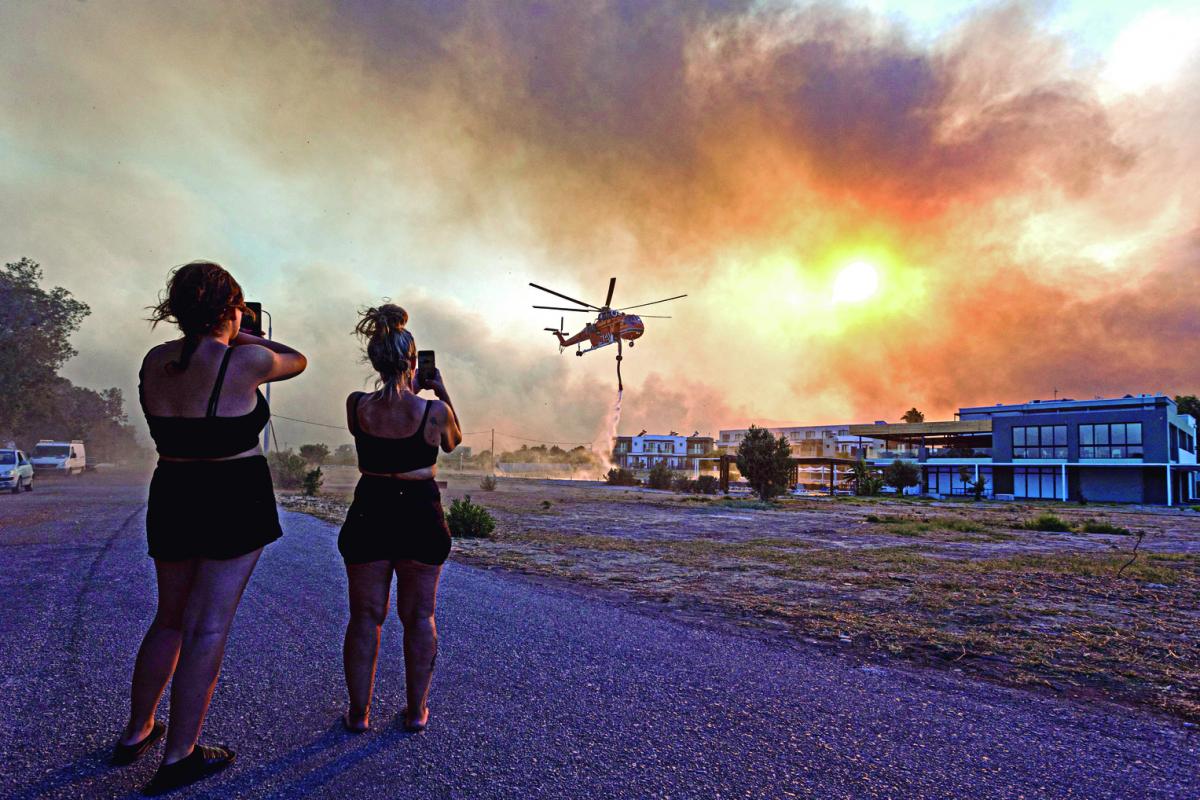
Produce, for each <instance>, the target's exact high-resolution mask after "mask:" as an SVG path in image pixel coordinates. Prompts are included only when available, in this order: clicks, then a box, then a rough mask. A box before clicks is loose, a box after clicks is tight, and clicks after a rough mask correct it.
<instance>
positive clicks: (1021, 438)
mask: <svg viewBox="0 0 1200 800" xmlns="http://www.w3.org/2000/svg"><path fill="white" fill-rule="evenodd" d="M1012 433H1013V447H1024V446H1025V429H1024V428H1013V429H1012Z"/></svg>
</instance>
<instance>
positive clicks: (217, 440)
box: [138, 347, 271, 458]
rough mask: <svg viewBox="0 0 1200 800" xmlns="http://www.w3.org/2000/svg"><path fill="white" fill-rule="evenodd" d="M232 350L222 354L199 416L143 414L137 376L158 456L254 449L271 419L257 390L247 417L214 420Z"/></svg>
mask: <svg viewBox="0 0 1200 800" xmlns="http://www.w3.org/2000/svg"><path fill="white" fill-rule="evenodd" d="M232 354H233V348H232V347H231V348H229V349H228V350H226V351H225V357H224V358H222V359H221V368H220V369H219V370H218V371H217V380H216V383H214V384H213V390H212V395H211V396H210V397H209V398H208V411H207V413H206V414H205V415H204V416H203V417H160V416H156V415H154V414H151V413H149V412H148V411H146V399H145V397H144V396H143V395H142V383H141V373H139V374H138V400H139V401H140V402H141V404H142V413H144V414H145V415H146V424H147V425H149V426H150V438H151V439H153V440H154V446H155V447H156V448H157V449H158V454H159V455H160V456H166V457H168V458H228V457H229V456H236V455H237V454H238V453H244V452H246V451H247V450H253V449H254V448H256V447H258V435H259V434H260V433H262V429H263V428H264V427H266V425H267V422H268V421H269V420H270V419H271V407H270V406H268V405H267V398H265V397H263V394H262V392H261V391H259V390H257V389H255V390H254V391H255V394H257V395H258V402H257V403H256V404H255V405H254V410H253V411H251V412H250V413H249V414H242V415H241V416H238V417H218V416H217V401H218V400H220V399H221V385H222V384H223V383H224V382H225V370H226V368H228V367H229V356H230V355H232Z"/></svg>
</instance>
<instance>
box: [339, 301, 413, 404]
mask: <svg viewBox="0 0 1200 800" xmlns="http://www.w3.org/2000/svg"><path fill="white" fill-rule="evenodd" d="M407 324H408V312H407V311H405V310H404V309H403V308H401V307H400V306H398V305H396V304H395V303H384V304H383V305H380V306H377V307H374V308H367V309H364V310H363V311H361V312H359V319H358V324H357V325H355V326H354V332H355V333H356V334H358V335H359V336H360V337H362V339H363V344H364V345H365V347H366V351H367V354H366V355H367V357H366V360H367V361H370V362H371V366H372V367H374V368H375V371H376V372H378V373H379V379H380V381H381V382H382V383H383V385H384V386H386V387H387V388H389V389H391V388H393V387H395V386H398V385H403V383H404V381H405V380H406V379H408V378H409V377H410V373H411V372H412V364H411V363H410V362H409V359H410V358H411V357H412V356H414V355H416V352H417V343H416V341H415V340H414V339H413V335H412V334H411V333H409V332H408V330H407V329H405V327H404V326H405V325H407Z"/></svg>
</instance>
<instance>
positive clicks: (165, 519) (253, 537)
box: [146, 456, 283, 561]
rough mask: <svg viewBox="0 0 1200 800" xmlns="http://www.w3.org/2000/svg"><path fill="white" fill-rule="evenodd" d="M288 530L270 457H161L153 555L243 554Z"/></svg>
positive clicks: (150, 519) (154, 488) (153, 496)
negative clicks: (282, 518) (277, 505)
mask: <svg viewBox="0 0 1200 800" xmlns="http://www.w3.org/2000/svg"><path fill="white" fill-rule="evenodd" d="M282 535H283V529H282V528H280V527H279V513H278V511H277V510H276V508H275V489H274V487H273V486H272V484H271V470H270V469H269V468H268V467H267V459H266V458H265V457H263V456H251V457H249V458H235V459H233V460H232V461H160V462H158V467H157V468H156V469H155V470H154V477H153V478H151V479H150V499H149V502H148V504H147V509H146V540H147V543H148V544H149V549H150V557H151V558H155V559H158V560H160V561H184V560H186V559H189V558H212V559H218V560H225V559H230V558H237V557H238V556H244V555H246V554H247V553H250V552H252V551H254V550H257V549H258V548H260V547H263V546H265V545H268V544H270V543H271V542H273V541H275V540H276V539H278V538H279V537H280V536H282Z"/></svg>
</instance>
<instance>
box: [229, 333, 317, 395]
mask: <svg viewBox="0 0 1200 800" xmlns="http://www.w3.org/2000/svg"><path fill="white" fill-rule="evenodd" d="M230 345H231V346H233V347H237V348H239V349H240V350H242V351H243V353H245V355H243V356H239V358H246V359H248V360H250V363H251V365H252V368H255V371H256V372H258V374H259V375H260V376H261V381H262V382H263V383H271V382H272V381H286V380H287V379H288V378H294V377H296V376H297V375H299V374H300V373H301V372H304V370H305V368H306V367H307V366H308V359H307V358H305V357H304V355H303V354H302V353H301V352H300V351H299V350H296V349H294V348H291V347H288V346H287V345H286V344H283V343H281V342H276V341H272V340H270V339H264V338H263V337H261V336H255V335H254V334H252V333H247V332H246V331H239V332H238V335H237V336H236V337H235V338H234V340H233V341H232V342H230Z"/></svg>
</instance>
